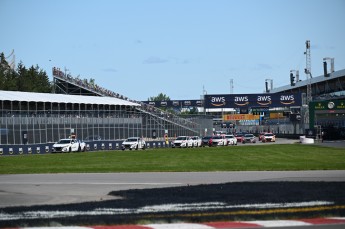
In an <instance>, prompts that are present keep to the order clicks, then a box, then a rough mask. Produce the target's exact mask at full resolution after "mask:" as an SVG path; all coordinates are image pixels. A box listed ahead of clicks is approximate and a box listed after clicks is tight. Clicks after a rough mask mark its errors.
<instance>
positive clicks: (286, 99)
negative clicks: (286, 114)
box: [280, 95, 295, 105]
mask: <svg viewBox="0 0 345 229" xmlns="http://www.w3.org/2000/svg"><path fill="white" fill-rule="evenodd" d="M280 103H281V104H284V105H291V104H294V103H295V97H294V95H281V96H280Z"/></svg>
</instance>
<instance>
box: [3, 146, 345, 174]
mask: <svg viewBox="0 0 345 229" xmlns="http://www.w3.org/2000/svg"><path fill="white" fill-rule="evenodd" d="M344 169H345V151H344V150H343V149H337V148H328V147H321V146H316V145H300V144H292V145H267V146H260V147H255V146H253V145H251V146H241V147H217V148H198V149H197V148H192V149H149V150H145V151H141V150H140V151H102V152H85V153H68V154H46V155H21V156H2V157H0V174H26V173H108V172H158V171H159V172H190V171H265V170H267V171H269V170H344Z"/></svg>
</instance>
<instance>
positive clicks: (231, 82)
mask: <svg viewBox="0 0 345 229" xmlns="http://www.w3.org/2000/svg"><path fill="white" fill-rule="evenodd" d="M230 94H234V79H230Z"/></svg>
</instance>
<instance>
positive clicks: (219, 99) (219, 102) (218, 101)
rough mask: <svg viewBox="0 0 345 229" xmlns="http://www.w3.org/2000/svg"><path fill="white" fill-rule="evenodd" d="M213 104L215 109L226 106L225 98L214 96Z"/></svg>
mask: <svg viewBox="0 0 345 229" xmlns="http://www.w3.org/2000/svg"><path fill="white" fill-rule="evenodd" d="M211 104H212V106H215V107H221V106H225V104H226V101H225V97H222V96H219V97H216V96H212V97H211Z"/></svg>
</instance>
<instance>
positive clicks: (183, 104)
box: [143, 100, 204, 108]
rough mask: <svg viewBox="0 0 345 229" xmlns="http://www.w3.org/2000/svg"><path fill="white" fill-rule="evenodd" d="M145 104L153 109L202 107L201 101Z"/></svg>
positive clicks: (152, 102)
mask: <svg viewBox="0 0 345 229" xmlns="http://www.w3.org/2000/svg"><path fill="white" fill-rule="evenodd" d="M143 103H145V104H149V105H151V106H154V107H169V108H171V107H176V108H181V107H203V106H204V103H203V101H202V100H170V101H143Z"/></svg>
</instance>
